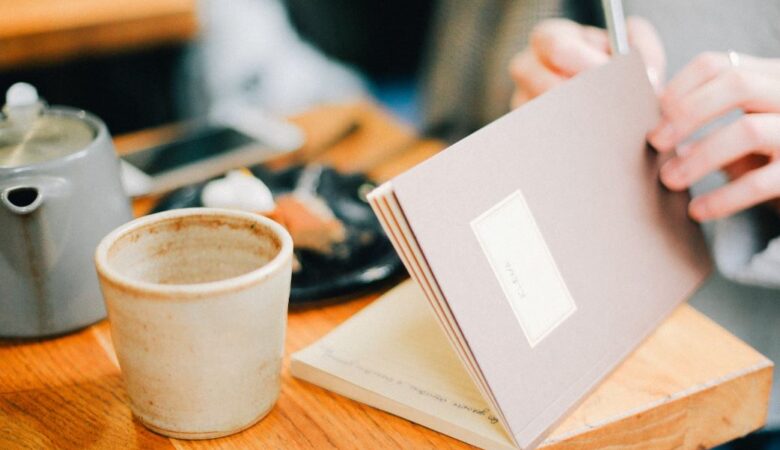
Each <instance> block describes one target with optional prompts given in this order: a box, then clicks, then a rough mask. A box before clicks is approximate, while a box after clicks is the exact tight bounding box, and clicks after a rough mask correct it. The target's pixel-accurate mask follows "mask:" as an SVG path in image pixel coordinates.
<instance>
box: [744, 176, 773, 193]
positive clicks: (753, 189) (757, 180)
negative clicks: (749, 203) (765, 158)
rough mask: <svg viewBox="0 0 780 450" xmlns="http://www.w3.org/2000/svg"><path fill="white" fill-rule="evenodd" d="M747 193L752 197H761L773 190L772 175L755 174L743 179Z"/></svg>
mask: <svg viewBox="0 0 780 450" xmlns="http://www.w3.org/2000/svg"><path fill="white" fill-rule="evenodd" d="M745 183H746V188H747V192H748V195H750V196H751V197H754V198H761V197H764V196H766V195H767V194H769V193H770V192H772V191H773V184H774V183H773V179H772V177H767V176H764V174H756V175H754V176H752V177H750V178H748V179H746V180H745Z"/></svg>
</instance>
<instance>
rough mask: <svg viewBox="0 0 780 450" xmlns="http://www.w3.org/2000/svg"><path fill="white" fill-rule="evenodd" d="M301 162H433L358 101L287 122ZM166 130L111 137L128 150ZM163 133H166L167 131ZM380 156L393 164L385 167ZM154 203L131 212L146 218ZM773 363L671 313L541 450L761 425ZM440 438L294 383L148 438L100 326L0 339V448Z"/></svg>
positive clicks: (297, 329) (659, 440)
mask: <svg viewBox="0 0 780 450" xmlns="http://www.w3.org/2000/svg"><path fill="white" fill-rule="evenodd" d="M293 120H294V121H295V122H297V123H298V124H299V125H301V126H302V127H303V128H304V129H305V131H306V132H307V136H309V140H308V142H307V145H306V147H305V148H303V149H301V150H300V151H299V153H298V154H296V155H293V156H289V157H288V159H287V161H285V162H280V163H278V164H279V165H284V164H288V163H293V162H297V161H301V160H306V159H318V160H321V161H326V162H329V163H331V164H334V165H335V166H336V167H338V168H339V169H340V170H344V171H349V170H354V169H358V168H359V169H361V170H367V171H368V173H370V174H371V175H373V176H375V177H376V178H379V179H386V178H388V177H390V176H392V175H393V174H395V173H398V172H399V171H401V170H403V169H405V168H407V167H409V166H411V165H413V164H415V163H417V162H419V161H420V160H422V159H424V158H427V157H429V156H431V155H433V154H435V153H436V152H437V151H438V150H439V149H440V148H441V147H442V144H441V143H438V142H435V141H425V140H423V141H417V140H416V139H415V138H414V135H413V132H412V131H411V130H410V129H408V128H407V127H403V126H398V125H395V122H394V121H393V120H392V118H390V117H389V116H388V115H387V113H385V112H383V111H381V110H379V109H378V108H376V107H375V106H373V105H371V104H368V103H357V104H351V105H333V106H327V107H322V108H320V109H319V110H316V111H313V112H311V113H308V114H305V115H302V116H300V117H296V118H294V119H293ZM171 130H172V129H171V128H166V129H162V130H156V131H149V132H145V133H143V134H139V135H136V136H130V137H125V138H121V139H117V146H118V147H119V148H120V149H121V150H122V151H127V150H128V149H131V148H133V147H136V146H139V145H148V144H151V143H153V142H156V141H157V140H159V139H160V138H161V137H164V136H170V134H171V132H172V131H171ZM165 133H168V134H165ZM384 152H387V154H390V155H392V156H391V157H389V158H387V159H386V160H383V159H382V157H381V156H379V155H382V154H383V153H384ZM152 202H153V200H152V199H147V200H146V201H141V202H137V203H136V212H137V213H139V214H140V213H143V212H144V211H145V210H147V209H148V208H149V206H150V205H151V204H152ZM375 298H376V295H374V296H369V297H365V298H360V299H356V300H353V301H351V302H348V303H344V304H340V305H333V306H328V307H324V308H320V309H310V310H305V311H295V312H292V313H291V314H290V316H289V322H288V334H287V341H286V354H287V355H289V354H290V353H291V352H294V351H296V350H298V349H300V348H302V347H304V346H306V345H309V344H310V343H312V342H314V341H315V340H317V339H318V338H320V337H321V336H323V335H324V334H325V333H327V332H328V331H330V330H331V329H333V327H335V326H336V325H338V324H339V323H341V322H343V321H344V320H346V319H347V318H348V317H350V316H351V315H352V314H354V313H355V312H356V311H358V310H360V309H361V308H363V307H364V306H366V305H367V304H369V303H370V302H371V301H372V300H373V299H375ZM771 378H772V363H771V362H769V361H768V360H767V359H766V358H765V357H763V356H762V355H760V354H759V353H757V352H756V351H755V350H753V349H751V348H750V347H749V346H747V345H746V344H744V343H743V342H741V341H740V340H738V339H737V338H735V337H734V336H732V335H731V334H729V333H728V332H726V331H725V330H723V329H722V328H720V327H719V326H718V325H716V324H714V323H713V322H711V321H710V320H709V319H707V318H706V317H704V316H703V315H701V314H700V313H698V312H697V311H695V310H694V309H693V308H691V307H689V306H685V305H684V306H682V307H680V308H679V309H678V310H677V311H676V312H675V313H674V315H673V316H672V317H671V318H669V319H668V320H667V321H666V322H665V323H664V324H663V325H662V326H661V327H660V328H659V329H658V330H657V331H656V332H655V333H654V334H653V335H652V336H651V337H650V338H648V340H647V341H646V342H645V343H644V344H643V345H642V346H641V347H640V348H639V349H638V350H637V351H636V352H634V353H633V354H632V355H631V356H630V357H629V358H628V359H627V360H626V361H625V362H624V363H623V364H622V365H621V366H620V367H619V368H618V369H616V371H615V372H614V373H613V374H612V375H610V376H609V378H608V379H607V380H606V381H605V382H604V383H602V384H601V385H600V386H599V387H598V388H597V389H596V390H595V391H594V392H593V393H592V394H591V395H590V396H589V397H588V398H587V399H585V400H584V401H583V403H582V404H581V405H580V406H579V408H578V409H576V411H574V412H573V413H572V414H571V415H570V416H569V417H568V418H567V419H566V420H565V421H564V422H563V423H561V424H560V425H559V427H558V428H557V429H556V430H555V431H554V432H553V433H552V434H551V438H550V439H549V440H548V442H547V443H546V444H545V447H546V448H550V449H575V448H576V449H596V448H613V449H615V448H631V449H650V448H653V449H671V448H690V449H697V448H706V447H711V446H713V445H716V444H718V443H721V442H724V441H727V440H730V439H733V438H736V437H738V436H742V435H744V434H746V433H748V432H749V431H751V430H754V429H756V428H758V427H760V426H761V425H762V424H763V423H764V420H765V418H766V417H765V415H766V411H767V402H768V401H769V400H768V399H769V390H770V387H771ZM467 447H468V446H467V445H465V444H463V443H461V442H458V441H456V440H454V439H451V438H449V437H447V436H444V435H441V434H438V433H436V432H433V431H430V430H428V429H426V428H424V427H421V426H419V425H416V424H414V423H412V422H409V421H407V420H404V419H401V418H398V417H395V416H392V415H390V414H387V413H384V412H382V411H380V410H377V409H374V408H371V407H368V406H365V405H363V404H360V403H357V402H354V401H351V400H348V399H346V398H344V397H341V396H339V395H336V394H333V393H331V392H328V391H326V390H324V389H321V388H319V387H317V386H313V385H311V384H308V383H306V382H303V381H300V380H297V379H294V378H292V377H291V376H290V374H289V371H288V369H287V366H286V365H285V368H284V372H283V381H282V395H281V397H280V399H279V402H278V403H277V405H276V406H275V407H274V409H273V410H272V412H271V413H270V414H269V415H268V416H267V417H266V418H265V419H264V420H263V421H261V422H260V423H258V424H257V425H255V426H254V427H252V428H250V429H248V430H246V431H244V432H242V433H239V434H236V435H233V436H229V437H225V438H220V439H214V440H208V441H182V440H176V439H168V438H164V437H162V436H159V435H156V434H154V433H152V432H150V431H147V430H146V429H145V428H144V427H143V426H142V425H140V424H139V423H138V422H137V421H135V420H134V419H133V417H132V415H131V413H130V410H129V408H128V407H127V396H126V394H125V391H124V389H123V387H122V384H121V376H120V372H119V368H118V366H117V364H116V359H115V357H114V355H113V350H112V346H111V337H110V331H109V327H108V324H107V322H105V321H103V322H100V323H98V324H96V325H93V326H91V327H89V328H86V329H84V330H81V331H79V332H76V333H72V334H69V335H66V336H62V337H59V338H55V339H48V340H39V341H29V340H28V341H14V340H0V448H2V449H16V448H36V449H38V448H175V449H185V448H220V449H227V448H285V449H286V448H316V449H321V448H443V449H448V448H467Z"/></svg>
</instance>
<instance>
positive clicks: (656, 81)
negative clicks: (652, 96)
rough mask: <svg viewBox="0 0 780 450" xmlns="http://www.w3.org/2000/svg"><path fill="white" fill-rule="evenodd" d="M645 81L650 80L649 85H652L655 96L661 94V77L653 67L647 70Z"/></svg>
mask: <svg viewBox="0 0 780 450" xmlns="http://www.w3.org/2000/svg"><path fill="white" fill-rule="evenodd" d="M647 79H648V80H650V84H651V85H653V89H655V93H656V94H660V93H661V77H660V76H659V75H658V71H657V70H655V68H653V67H648V68H647Z"/></svg>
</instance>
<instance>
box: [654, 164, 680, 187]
mask: <svg viewBox="0 0 780 450" xmlns="http://www.w3.org/2000/svg"><path fill="white" fill-rule="evenodd" d="M660 175H661V181H662V182H663V183H664V184H665V185H666V187H668V188H670V189H675V190H676V189H679V188H680V187H681V185H682V184H683V180H682V173H681V171H680V170H679V168H678V167H676V164H675V163H674V161H669V162H668V163H666V164H664V165H663V166H661V174H660ZM682 187H684V186H682Z"/></svg>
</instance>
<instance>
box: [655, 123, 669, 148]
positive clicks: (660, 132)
mask: <svg viewBox="0 0 780 450" xmlns="http://www.w3.org/2000/svg"><path fill="white" fill-rule="evenodd" d="M673 138H674V127H673V126H672V124H671V123H670V122H662V123H661V125H660V126H659V127H658V128H656V129H655V130H654V131H653V134H652V136H651V137H650V142H651V143H652V144H653V145H654V146H655V148H656V149H658V150H668V149H669V147H671V145H672V139H673Z"/></svg>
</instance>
